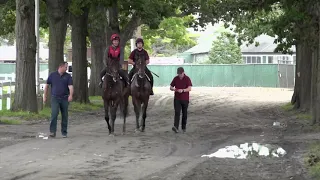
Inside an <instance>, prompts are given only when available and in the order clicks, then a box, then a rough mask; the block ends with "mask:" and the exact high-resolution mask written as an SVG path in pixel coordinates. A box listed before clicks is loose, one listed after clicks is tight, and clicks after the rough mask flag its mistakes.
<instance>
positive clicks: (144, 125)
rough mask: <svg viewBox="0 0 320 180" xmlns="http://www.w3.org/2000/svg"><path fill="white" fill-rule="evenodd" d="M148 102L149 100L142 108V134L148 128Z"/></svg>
mask: <svg viewBox="0 0 320 180" xmlns="http://www.w3.org/2000/svg"><path fill="white" fill-rule="evenodd" d="M148 101H149V98H148V99H147V100H145V102H143V106H142V119H141V132H144V130H145V128H146V118H147V109H148Z"/></svg>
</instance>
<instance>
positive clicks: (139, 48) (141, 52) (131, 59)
mask: <svg viewBox="0 0 320 180" xmlns="http://www.w3.org/2000/svg"><path fill="white" fill-rule="evenodd" d="M143 45H144V42H143V39H142V38H138V39H137V40H136V47H137V48H136V49H135V50H133V51H132V52H131V54H130V56H129V61H128V63H129V64H132V65H133V68H132V69H131V70H130V73H129V80H130V81H131V80H132V77H133V73H134V70H135V62H136V60H137V59H138V57H140V58H144V59H145V60H146V63H147V64H149V63H150V58H149V55H148V52H147V51H146V50H144V49H143ZM145 72H146V74H147V76H148V77H149V78H150V84H151V93H150V95H154V93H153V76H152V74H151V71H150V70H149V69H148V68H147V67H146V69H145Z"/></svg>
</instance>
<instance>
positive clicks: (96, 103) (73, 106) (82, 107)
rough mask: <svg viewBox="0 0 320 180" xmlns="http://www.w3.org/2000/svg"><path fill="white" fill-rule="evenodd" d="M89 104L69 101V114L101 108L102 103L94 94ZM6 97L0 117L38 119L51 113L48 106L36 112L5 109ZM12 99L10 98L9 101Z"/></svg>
mask: <svg viewBox="0 0 320 180" xmlns="http://www.w3.org/2000/svg"><path fill="white" fill-rule="evenodd" d="M89 99H90V102H91V103H90V104H80V103H78V102H71V103H70V106H69V112H70V114H72V113H75V112H86V111H96V110H99V109H101V108H103V103H102V100H101V97H100V96H94V97H90V98H89ZM6 101H7V100H6V99H3V101H2V106H3V108H2V109H3V110H2V111H0V119H2V118H6V119H8V118H12V117H16V118H17V119H22V120H40V119H48V118H50V115H51V109H50V108H47V107H45V108H43V109H42V110H41V111H40V112H39V113H38V114H36V113H30V112H26V111H17V112H12V111H10V110H6V103H7V102H6ZM12 102H13V101H12V100H11V103H12Z"/></svg>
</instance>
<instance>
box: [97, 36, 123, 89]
mask: <svg viewBox="0 0 320 180" xmlns="http://www.w3.org/2000/svg"><path fill="white" fill-rule="evenodd" d="M110 40H111V42H112V45H111V46H109V47H108V48H107V49H106V50H105V52H104V58H103V60H104V61H103V63H104V65H105V66H107V64H106V61H107V58H110V59H114V60H117V61H119V66H120V70H119V75H120V76H121V77H122V79H124V80H125V82H126V85H127V84H129V79H128V77H127V75H126V72H125V71H124V70H123V69H121V64H120V46H119V43H120V36H119V35H118V34H112V36H111V38H110ZM106 72H107V68H104V69H103V70H102V71H101V73H100V80H101V82H100V83H99V86H100V87H102V82H103V80H102V78H103V76H104V75H105V74H106Z"/></svg>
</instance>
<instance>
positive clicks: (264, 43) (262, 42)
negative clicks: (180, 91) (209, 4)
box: [184, 35, 296, 54]
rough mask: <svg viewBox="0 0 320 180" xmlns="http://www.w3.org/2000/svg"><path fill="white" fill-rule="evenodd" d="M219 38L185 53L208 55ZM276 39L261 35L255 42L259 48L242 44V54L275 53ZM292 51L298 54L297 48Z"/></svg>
mask: <svg viewBox="0 0 320 180" xmlns="http://www.w3.org/2000/svg"><path fill="white" fill-rule="evenodd" d="M216 37H217V36H213V37H211V38H210V37H208V38H207V39H206V40H202V41H199V43H198V45H196V46H194V47H192V48H190V49H189V50H187V51H185V52H184V53H191V54H201V53H208V52H209V51H210V49H211V48H212V41H214V40H215V39H216ZM274 40H275V38H274V37H271V36H268V35H260V36H258V37H256V38H255V41H257V42H259V45H258V46H255V44H250V45H248V46H247V45H246V44H242V45H241V52H242V53H273V52H274V50H275V49H276V47H277V44H274ZM291 50H292V51H293V52H296V49H295V46H292V48H291Z"/></svg>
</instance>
